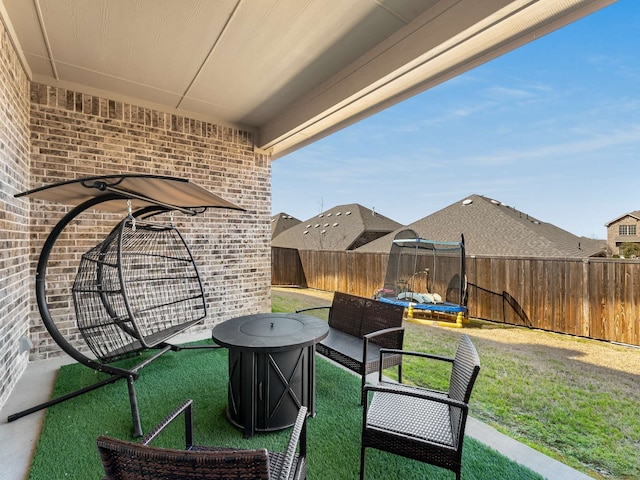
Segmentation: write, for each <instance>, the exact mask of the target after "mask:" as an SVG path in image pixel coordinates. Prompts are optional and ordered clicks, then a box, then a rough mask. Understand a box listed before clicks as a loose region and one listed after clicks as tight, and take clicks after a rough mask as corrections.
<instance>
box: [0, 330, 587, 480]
mask: <svg viewBox="0 0 640 480" xmlns="http://www.w3.org/2000/svg"><path fill="white" fill-rule="evenodd" d="M202 338H203V336H202V335H200V337H199V338H198V337H197V336H185V337H183V338H178V337H177V338H176V339H175V341H176V343H181V342H186V341H195V340H201V339H202ZM72 362H74V360H73V359H71V358H69V357H67V356H64V357H62V358H59V359H55V360H47V361H36V362H31V363H30V364H29V366H28V367H27V370H26V372H25V373H24V375H23V376H22V377H21V379H20V381H19V383H18V385H17V386H16V388H15V389H14V391H13V393H12V394H11V396H10V397H9V400H8V401H7V403H6V404H5V405H4V407H3V408H2V409H1V410H0V464H1V465H2V468H1V469H0V480H22V479H25V478H27V474H28V472H29V466H30V464H31V457H32V455H33V451H34V449H35V447H36V444H37V441H38V437H39V435H40V430H41V428H42V419H43V417H44V411H39V412H35V413H32V414H30V415H27V416H25V417H22V418H20V419H18V420H15V421H13V422H10V423H9V422H7V417H8V416H9V415H11V414H14V413H16V412H19V411H22V410H25V409H27V408H30V407H32V406H34V405H37V404H40V403H42V402H45V401H47V400H48V399H49V398H50V395H51V390H52V388H53V384H54V381H55V376H56V372H57V371H58V369H59V368H60V367H61V366H62V365H65V364H68V363H72ZM51 408H55V406H54V407H51ZM466 433H467V435H469V436H470V437H473V438H475V439H477V440H479V441H480V442H482V443H484V444H485V445H488V446H489V447H491V448H493V449H495V450H497V451H498V452H500V453H501V454H503V455H505V456H506V457H508V458H510V459H512V460H513V461H515V462H517V463H519V464H521V465H524V466H526V467H528V468H530V469H531V470H533V471H535V472H538V473H539V474H540V475H542V476H543V477H545V478H546V479H548V480H589V479H591V478H592V477H589V476H588V475H585V474H584V473H581V472H578V471H577V470H574V469H572V468H570V467H568V466H566V465H564V464H563V463H561V462H558V461H557V460H554V459H552V458H550V457H548V456H546V455H543V454H541V453H540V452H538V451H536V450H534V449H532V448H530V447H528V446H526V445H524V444H522V443H520V442H517V441H515V440H513V439H511V438H510V437H508V436H506V435H503V434H501V433H500V432H498V431H497V430H495V429H494V428H492V427H490V426H488V425H486V424H484V423H482V422H480V421H478V420H476V419H474V418H471V417H469V420H468V422H467V430H466ZM309 467H310V469H312V468H313V465H310V466H309ZM51 480H55V479H51Z"/></svg>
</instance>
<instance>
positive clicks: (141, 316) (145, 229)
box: [72, 219, 206, 363]
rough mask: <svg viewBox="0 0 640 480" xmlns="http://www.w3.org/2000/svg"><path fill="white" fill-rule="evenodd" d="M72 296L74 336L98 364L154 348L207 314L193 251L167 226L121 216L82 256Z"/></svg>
mask: <svg viewBox="0 0 640 480" xmlns="http://www.w3.org/2000/svg"><path fill="white" fill-rule="evenodd" d="M72 292H73V300H74V305H75V311H76V320H77V323H78V329H79V330H80V334H81V335H82V337H83V338H84V340H85V341H86V343H87V345H88V346H89V348H90V349H91V351H92V352H93V353H94V354H95V356H96V357H97V358H98V359H100V360H101V361H102V362H104V363H109V362H113V361H116V360H119V359H122V358H127V357H130V356H132V355H135V354H136V353H137V352H139V351H140V350H142V349H144V348H149V347H152V346H155V345H157V344H159V343H161V342H163V341H165V340H166V339H168V338H170V337H172V336H174V335H176V334H177V333H180V332H181V331H183V330H185V329H187V328H189V327H190V326H191V325H193V324H195V323H198V322H199V321H201V320H202V319H203V318H204V317H205V316H206V308H205V302H204V291H203V289H202V284H201V281H200V277H199V274H198V270H197V268H196V265H195V263H194V262H193V258H192V256H191V252H190V251H189V248H188V247H187V245H186V243H185V242H184V240H183V238H182V236H181V235H180V233H179V232H178V230H176V229H175V228H173V227H172V226H170V225H160V224H152V223H143V222H136V224H135V225H134V224H133V223H132V221H131V220H129V219H124V220H123V221H122V222H120V224H119V225H118V226H117V227H116V228H115V229H114V230H113V231H112V232H111V234H110V235H109V236H108V237H107V238H106V239H105V240H104V241H103V242H101V243H100V244H98V245H96V246H95V247H93V248H92V249H91V250H89V251H88V252H87V253H85V254H84V255H83V256H82V259H81V262H80V265H79V267H78V272H77V275H76V279H75V282H74V285H73V288H72Z"/></svg>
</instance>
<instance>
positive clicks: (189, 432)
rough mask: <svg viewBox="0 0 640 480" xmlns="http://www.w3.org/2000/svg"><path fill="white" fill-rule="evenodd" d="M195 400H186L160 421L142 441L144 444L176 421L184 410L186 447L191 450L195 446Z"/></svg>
mask: <svg viewBox="0 0 640 480" xmlns="http://www.w3.org/2000/svg"><path fill="white" fill-rule="evenodd" d="M192 404H193V400H191V399H189V400H185V401H184V402H182V404H181V405H180V406H179V407H178V408H176V409H175V410H174V411H172V412H171V413H170V414H169V415H167V416H166V417H164V418H163V419H162V421H161V422H160V423H158V424H157V425H156V426H155V427H153V429H152V430H150V431H149V433H147V434H146V435H145V436H144V437H142V440H141V441H140V443H141V444H142V445H148V444H149V443H150V442H152V441H153V440H154V439H155V438H156V437H157V436H158V435H159V434H160V433H161V432H162V430H164V429H165V427H166V426H167V425H169V424H170V423H171V422H172V421H174V420H175V419H176V418H177V417H178V416H179V415H180V414H181V413H182V412H184V432H185V444H186V449H187V450H189V449H190V448H191V447H193V408H192Z"/></svg>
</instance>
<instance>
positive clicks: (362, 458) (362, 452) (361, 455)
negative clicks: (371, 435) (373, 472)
mask: <svg viewBox="0 0 640 480" xmlns="http://www.w3.org/2000/svg"><path fill="white" fill-rule="evenodd" d="M360 480H364V447H360ZM458 480H459V479H458Z"/></svg>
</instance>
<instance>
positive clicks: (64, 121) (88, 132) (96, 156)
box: [30, 83, 271, 359]
mask: <svg viewBox="0 0 640 480" xmlns="http://www.w3.org/2000/svg"><path fill="white" fill-rule="evenodd" d="M30 121H31V126H30V130H31V162H32V165H31V171H30V174H31V177H30V181H31V185H32V187H37V186H41V185H46V184H50V183H54V182H59V181H63V180H68V179H73V178H77V177H81V176H92V175H108V174H113V173H127V172H129V173H148V174H157V175H170V176H177V177H181V178H189V179H191V180H192V181H194V182H195V183H197V184H198V185H200V186H202V187H204V188H206V189H208V190H210V191H211V192H213V193H215V194H217V195H220V196H222V197H223V198H225V199H226V200H229V201H230V202H233V203H235V204H236V205H238V206H240V207H242V208H244V209H246V212H238V211H234V210H222V209H210V210H209V211H207V212H206V213H205V214H203V215H199V216H196V217H191V216H187V215H184V214H177V213H176V214H174V223H176V224H177V226H178V228H179V230H180V231H181V233H182V234H183V235H184V237H185V240H186V242H187V244H188V245H189V246H190V247H191V249H192V253H193V254H194V257H195V260H196V263H197V265H198V268H199V271H200V274H201V276H202V280H203V284H204V289H205V292H206V297H207V305H208V313H209V315H208V318H207V320H206V322H205V323H204V324H203V325H201V326H198V327H195V328H193V329H191V330H190V331H191V332H197V331H199V330H207V331H209V330H210V329H211V327H212V325H213V324H214V323H217V322H220V321H222V320H226V319H228V318H230V317H232V316H236V315H238V314H240V313H256V312H264V311H268V310H269V309H270V301H271V300H270V290H269V287H270V275H271V265H270V215H271V213H270V210H271V208H270V207H271V204H270V202H271V200H270V198H271V192H270V176H271V171H270V162H269V159H268V158H267V157H266V156H264V155H262V154H258V153H255V152H254V149H253V135H252V134H251V133H250V132H244V131H241V130H237V129H235V128H230V127H223V126H219V125H214V124H211V123H207V122H203V121H200V120H193V119H189V118H185V117H180V116H176V115H173V114H169V113H164V112H161V111H156V110H150V109H148V108H143V107H138V106H136V105H132V104H127V103H122V102H117V101H113V100H109V99H105V98H99V97H95V96H91V95H86V94H81V93H78V92H73V91H69V90H64V89H60V88H54V87H51V86H46V85H40V84H35V83H33V84H32V85H31V118H30ZM65 211H66V207H63V206H61V205H57V204H52V203H50V202H43V201H34V203H33V205H32V213H31V217H30V230H31V233H32V242H31V250H32V257H31V261H32V262H33V263H32V267H34V266H35V262H36V261H37V258H38V253H39V252H40V250H41V248H42V245H43V243H44V241H45V239H46V237H47V236H48V234H49V233H50V231H51V229H52V227H53V226H54V225H55V224H56V223H57V222H58V221H59V220H60V218H61V217H62V215H63V213H64V212H65ZM121 218H122V217H121V216H117V215H113V214H106V213H99V212H94V211H91V212H85V213H83V214H82V215H81V216H80V217H78V220H77V221H74V222H72V224H70V225H69V226H68V227H67V228H66V229H65V231H64V232H63V235H61V236H60V238H59V240H58V241H57V242H56V248H54V250H53V252H52V254H51V258H50V261H49V268H48V270H47V274H46V276H45V278H46V279H47V293H48V295H49V301H48V304H49V310H50V313H51V316H52V317H53V319H54V320H55V322H56V325H57V328H58V330H59V331H60V332H61V333H62V334H63V336H64V337H65V338H66V339H67V340H69V341H70V342H71V344H72V345H73V347H74V348H76V349H78V350H81V351H86V346H85V344H84V341H83V340H82V339H81V338H80V337H79V334H78V332H77V330H76V328H75V317H74V314H73V309H74V307H73V301H72V297H71V295H70V287H71V285H72V283H73V280H74V278H75V273H76V267H77V264H78V261H79V258H80V256H81V255H82V253H84V252H86V251H87V250H89V248H91V247H92V246H94V245H96V244H97V243H99V242H100V241H101V240H102V239H103V238H104V237H105V236H106V235H107V233H108V232H109V231H110V230H111V229H112V228H113V226H114V225H116V224H117V222H118V221H119V220H120V219H121ZM158 218H159V219H161V220H167V221H168V220H169V218H168V217H166V216H165V217H164V218H162V217H158ZM30 332H31V338H32V340H33V342H34V344H35V349H34V351H33V353H32V357H33V358H38V359H43V358H48V357H51V356H54V355H59V354H60V351H59V348H58V347H57V345H56V344H55V342H53V340H52V338H51V336H50V335H49V333H48V332H47V331H46V329H45V328H44V325H43V323H42V320H41V318H40V315H39V313H38V312H36V311H35V310H34V311H33V312H32V315H31V329H30Z"/></svg>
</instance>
